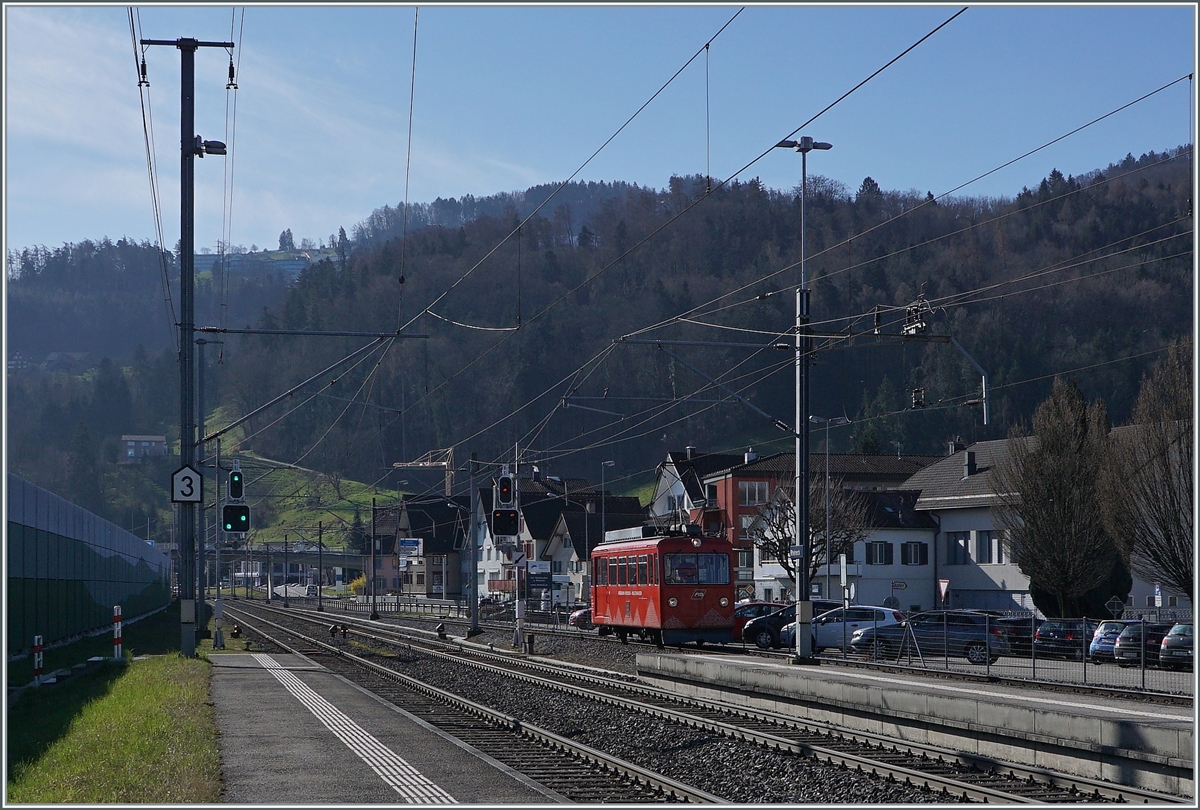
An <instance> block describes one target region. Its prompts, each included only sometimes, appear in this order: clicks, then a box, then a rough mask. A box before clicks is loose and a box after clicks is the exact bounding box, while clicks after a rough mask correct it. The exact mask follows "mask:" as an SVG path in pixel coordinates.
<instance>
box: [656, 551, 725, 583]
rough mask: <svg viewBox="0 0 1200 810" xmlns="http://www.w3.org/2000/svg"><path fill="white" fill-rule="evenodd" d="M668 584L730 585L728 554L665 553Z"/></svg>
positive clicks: (665, 579)
mask: <svg viewBox="0 0 1200 810" xmlns="http://www.w3.org/2000/svg"><path fill="white" fill-rule="evenodd" d="M664 562H665V569H666V575H665V577H664V581H665V582H666V584H668V585H728V584H729V555H728V554H666V555H664Z"/></svg>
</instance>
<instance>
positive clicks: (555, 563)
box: [550, 560, 565, 574]
mask: <svg viewBox="0 0 1200 810" xmlns="http://www.w3.org/2000/svg"><path fill="white" fill-rule="evenodd" d="M564 564H565V563H564V561H563V560H551V561H550V572H551V573H552V574H561V573H563V565H564Z"/></svg>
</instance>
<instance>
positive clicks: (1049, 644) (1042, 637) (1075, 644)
mask: <svg viewBox="0 0 1200 810" xmlns="http://www.w3.org/2000/svg"><path fill="white" fill-rule="evenodd" d="M1099 624H1100V623H1099V622H1097V621H1093V620H1092V619H1046V621H1044V622H1042V625H1041V627H1039V628H1038V629H1037V632H1036V633H1034V634H1033V654H1034V656H1035V657H1037V658H1068V659H1070V660H1072V661H1082V660H1083V656H1084V655H1086V654H1087V648H1088V644H1089V643H1090V642H1091V638H1092V634H1093V633H1095V632H1096V628H1097V627H1098V626H1099Z"/></svg>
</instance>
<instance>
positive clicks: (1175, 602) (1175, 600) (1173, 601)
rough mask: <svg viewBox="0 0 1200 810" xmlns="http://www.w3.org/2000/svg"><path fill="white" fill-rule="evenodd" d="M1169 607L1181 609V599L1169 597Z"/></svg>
mask: <svg viewBox="0 0 1200 810" xmlns="http://www.w3.org/2000/svg"><path fill="white" fill-rule="evenodd" d="M1167 607H1179V597H1178V596H1168V597H1167Z"/></svg>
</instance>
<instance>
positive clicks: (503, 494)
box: [496, 475, 515, 534]
mask: <svg viewBox="0 0 1200 810" xmlns="http://www.w3.org/2000/svg"><path fill="white" fill-rule="evenodd" d="M496 500H497V501H499V503H500V505H501V506H512V505H513V479H512V476H511V475H502V476H500V478H499V479H498V480H497V481H496ZM514 534H515V532H514Z"/></svg>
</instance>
